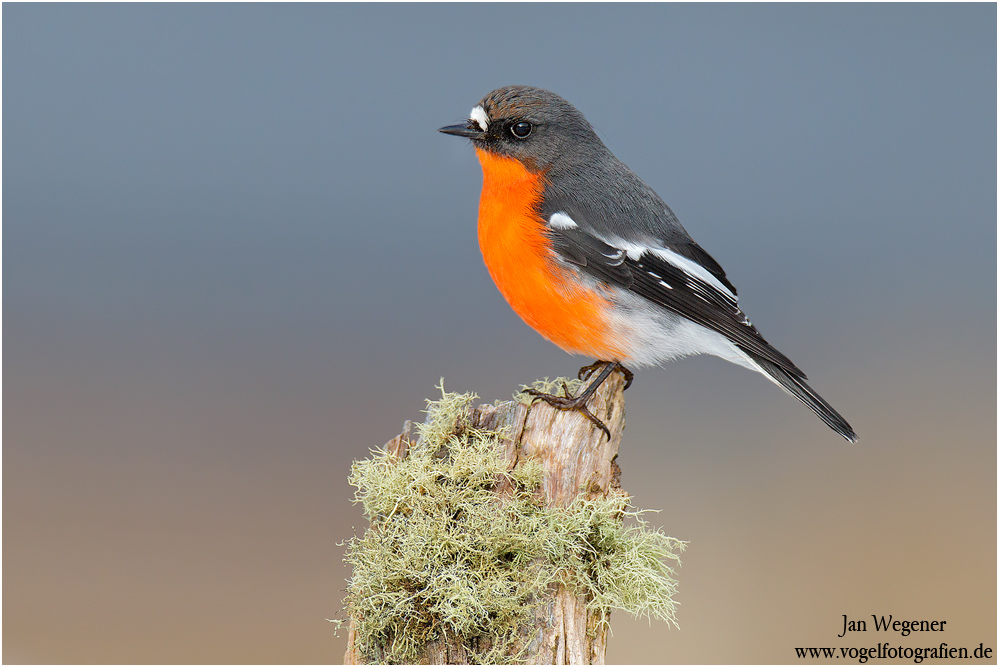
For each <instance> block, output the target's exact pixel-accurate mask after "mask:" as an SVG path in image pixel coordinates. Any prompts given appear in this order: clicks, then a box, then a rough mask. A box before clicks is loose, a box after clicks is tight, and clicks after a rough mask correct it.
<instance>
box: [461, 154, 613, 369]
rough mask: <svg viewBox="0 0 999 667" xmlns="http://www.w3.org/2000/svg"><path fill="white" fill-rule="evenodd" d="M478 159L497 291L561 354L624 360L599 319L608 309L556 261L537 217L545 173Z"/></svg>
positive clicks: (485, 251)
mask: <svg viewBox="0 0 999 667" xmlns="http://www.w3.org/2000/svg"><path fill="white" fill-rule="evenodd" d="M476 153H477V154H478V156H479V162H481V163H482V174H483V180H482V198H481V199H480V200H479V247H480V248H481V249H482V256H483V258H484V259H485V262H486V268H488V269H489V274H490V275H491V276H492V277H493V280H494V281H495V282H496V286H497V287H498V288H499V290H500V292H502V294H503V296H504V297H506V300H507V302H509V304H510V306H511V307H512V308H513V309H514V311H516V313H517V314H518V315H520V316H521V317H522V318H523V319H524V321H525V322H527V323H528V324H529V325H531V326H532V327H533V328H534V329H535V330H536V331H537V332H538V333H540V334H541V335H542V336H544V337H545V338H547V339H548V340H550V341H551V342H553V343H555V344H556V345H558V346H559V347H561V348H562V349H563V350H566V351H567V352H575V353H579V354H588V355H590V356H593V357H597V358H599V359H605V360H617V359H620V358H621V355H620V350H618V349H617V346H615V345H614V344H613V342H612V340H611V338H612V337H611V335H610V330H609V327H608V324H607V322H606V319H605V318H604V317H603V315H602V314H601V313H602V311H603V309H604V308H607V307H609V306H610V304H609V303H608V302H607V300H606V299H605V298H603V297H602V296H601V295H600V294H599V293H598V292H596V291H595V290H592V289H586V288H584V287H582V286H581V285H579V284H578V282H576V281H573V280H571V278H572V276H571V274H569V272H568V271H566V270H565V269H562V268H560V267H559V266H558V264H557V263H556V261H555V259H554V257H553V255H552V251H551V249H550V248H551V242H550V240H549V239H548V237H547V236H546V235H545V233H544V223H543V222H542V220H541V218H540V217H539V215H538V204H539V202H540V201H541V193H542V190H543V187H544V174H543V173H537V174H535V173H531V172H530V171H528V170H527V169H526V168H524V166H523V165H522V164H521V163H520V161H518V160H515V159H512V158H507V157H501V156H498V155H494V154H492V153H489V152H488V151H484V150H481V149H476Z"/></svg>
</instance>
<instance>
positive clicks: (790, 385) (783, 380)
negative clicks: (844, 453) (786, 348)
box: [742, 350, 858, 442]
mask: <svg viewBox="0 0 999 667" xmlns="http://www.w3.org/2000/svg"><path fill="white" fill-rule="evenodd" d="M742 351H743V353H745V354H746V355H747V356H749V358H750V359H752V360H753V363H754V364H756V365H757V366H759V368H760V370H762V371H763V372H764V373H766V374H767V375H769V376H770V377H771V378H772V379H773V381H774V382H776V383H777V384H779V385H780V386H781V387H782V388H783V389H784V391H786V392H787V393H789V394H791V395H792V396H794V397H795V398H796V399H798V400H799V401H801V402H802V403H804V404H805V405H807V406H808V409H809V410H811V411H812V412H814V413H815V414H816V415H818V417H819V419H821V420H822V421H824V422H825V423H826V424H827V425H828V426H829V428H831V429H832V430H834V431H836V432H837V433H839V434H840V435H841V436H843V437H844V438H846V439H847V440H849V441H850V442H857V439H858V438H857V434H856V433H855V432H854V431H853V428H851V426H850V425H849V424H848V423H847V421H846V420H845V419H843V416H842V415H840V414H839V413H838V412H836V410H834V409H833V406H831V405H829V404H828V403H826V401H825V399H824V398H822V397H821V396H819V395H818V394H817V393H815V390H814V389H812V388H811V387H809V386H808V385H807V384H805V376H804V375H801V376H799V375H796V374H792V373H789V372H788V371H786V370H784V369H783V368H781V367H780V366H778V365H777V364H775V363H773V362H770V361H767V360H766V359H764V358H762V357H760V356H758V355H756V354H753V353H752V352H748V351H746V350H742Z"/></svg>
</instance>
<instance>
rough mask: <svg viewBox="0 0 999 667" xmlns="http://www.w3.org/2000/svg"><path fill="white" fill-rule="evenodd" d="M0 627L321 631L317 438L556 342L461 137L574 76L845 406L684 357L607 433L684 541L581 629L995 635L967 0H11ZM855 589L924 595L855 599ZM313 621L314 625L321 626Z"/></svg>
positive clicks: (354, 434) (684, 644)
mask: <svg viewBox="0 0 999 667" xmlns="http://www.w3.org/2000/svg"><path fill="white" fill-rule="evenodd" d="M3 19H4V20H3V83H4V86H3V88H4V91H3V92H4V93H5V96H4V97H5V102H6V104H5V105H4V107H3V139H4V143H3V214H4V215H3V232H4V241H6V243H5V245H4V250H5V252H4V255H3V259H4V260H5V261H4V264H3V278H4V287H3V296H4V306H3V308H4V325H5V327H4V331H3V334H4V338H3V351H4V361H5V362H6V364H5V365H4V367H3V374H4V375H3V387H4V390H5V391H4V397H3V407H4V416H5V417H6V419H5V420H4V423H3V435H4V436H5V437H4V442H3V444H4V448H3V464H4V466H3V501H4V502H3V537H4V541H3V575H4V577H3V582H4V587H3V612H4V613H3V638H4V649H5V650H4V653H3V660H4V662H7V663H11V662H46V663H59V662H71V663H87V662H98V663H108V662H110V663H115V662H125V663H147V662H153V663H178V662H179V663H183V662H195V663H215V662H223V663H232V662H235V663H239V662H251V663H261V662H263V663H324V662H338V661H339V660H340V659H341V658H342V655H343V649H344V646H345V636H343V634H342V635H341V636H340V637H337V636H335V635H334V632H333V628H332V627H331V624H329V623H328V622H327V621H326V620H325V619H327V618H336V617H339V616H340V615H341V608H340V601H341V599H342V596H343V591H344V588H345V579H346V578H347V577H348V576H349V572H348V571H347V569H346V568H345V567H344V566H343V563H342V561H341V559H342V557H343V553H344V548H343V546H342V545H341V542H343V541H344V540H346V539H348V538H349V537H350V536H351V535H353V534H354V533H355V531H361V530H363V529H364V526H365V521H364V520H363V518H362V517H361V515H360V512H359V510H358V508H357V507H355V506H354V505H352V504H351V502H350V501H351V497H352V489H351V488H350V487H349V486H348V485H347V483H346V478H347V474H348V470H349V466H350V463H351V461H352V460H355V459H359V458H363V457H366V456H367V455H368V451H369V448H371V447H374V446H378V445H381V444H382V443H384V442H385V441H387V440H389V439H390V438H392V437H393V436H394V435H396V434H397V433H398V432H399V430H400V428H401V426H402V423H403V421H404V420H405V419H408V418H412V419H419V418H420V417H421V413H420V411H421V409H422V408H423V407H424V405H425V403H424V401H425V399H427V398H434V397H436V396H437V395H438V392H437V390H435V388H434V385H435V384H436V383H437V382H438V380H439V379H440V378H441V377H444V378H445V383H446V387H447V388H448V389H449V390H452V391H474V392H477V393H478V394H479V395H480V396H481V397H482V398H483V400H484V402H491V401H493V400H494V399H497V398H499V399H503V398H507V397H509V396H510V394H511V393H512V392H513V391H514V390H515V389H516V388H517V387H518V385H519V384H520V383H525V382H529V381H531V380H533V379H535V378H538V377H543V376H552V377H554V376H557V375H572V374H574V373H575V372H576V369H577V368H578V367H579V366H580V365H582V364H583V363H589V362H590V361H592V360H590V359H583V358H574V357H570V356H568V355H566V354H564V353H563V352H561V351H560V350H558V349H557V348H556V347H554V346H553V345H551V344H550V343H548V342H547V341H545V340H543V339H542V338H541V337H540V336H538V335H537V334H535V333H534V332H533V331H531V330H530V329H529V328H528V327H527V326H526V325H525V324H523V323H522V322H521V321H520V320H519V319H518V318H517V317H516V315H514V313H513V312H512V311H511V310H510V309H509V307H508V306H507V305H506V304H505V302H504V301H503V299H502V297H501V296H500V295H499V293H498V292H497V291H496V289H495V287H494V286H493V285H492V282H491V281H490V278H489V276H488V275H487V273H486V271H485V268H484V267H483V265H482V260H481V257H480V255H479V250H478V245H477V241H476V231H475V217H476V212H477V201H478V194H479V192H478V191H479V187H480V184H481V175H480V171H479V166H478V164H477V162H476V160H475V157H474V154H473V152H472V149H471V147H470V146H469V145H468V143H467V142H465V141H462V140H459V139H456V138H454V137H446V136H443V135H439V134H437V132H436V129H437V128H438V127H440V126H442V125H446V124H451V123H456V122H461V121H462V120H463V119H464V118H466V116H467V114H468V111H469V109H471V107H472V106H473V105H474V104H475V103H476V102H477V101H478V100H479V98H480V97H481V96H483V95H484V94H485V93H487V92H489V91H490V90H492V89H494V88H497V87H499V86H503V85H508V84H512V83H524V84H531V85H536V86H541V87H545V88H549V89H551V90H554V91H555V92H557V93H559V94H560V95H562V96H563V97H565V98H567V99H568V100H569V101H571V102H573V103H574V104H575V105H576V106H577V107H578V108H579V109H581V110H582V111H583V113H584V114H586V115H587V117H588V118H589V119H590V121H591V122H592V123H593V124H594V126H595V127H596V129H597V131H598V133H599V134H600V136H601V137H602V138H603V139H604V141H605V142H606V143H607V144H608V146H609V147H610V148H611V149H612V150H613V151H614V152H615V153H616V155H617V156H618V157H620V158H621V159H622V160H624V161H625V162H626V163H627V164H628V165H630V166H631V167H632V168H633V169H634V170H635V171H636V172H637V173H638V174H640V175H641V176H642V177H643V178H644V179H645V180H646V181H647V182H648V183H649V184H650V185H652V187H653V188H655V189H656V190H657V191H658V192H659V194H661V195H662V196H663V198H664V199H665V200H666V201H667V202H668V203H669V204H670V206H671V207H672V208H673V210H674V211H675V212H676V213H677V215H678V216H679V217H680V219H681V220H682V221H683V223H684V225H685V226H686V227H687V229H688V231H689V232H690V233H691V234H692V235H693V236H694V238H695V239H697V241H698V242H699V243H700V244H701V245H702V246H703V247H704V248H705V249H707V250H708V252H710V253H711V254H712V255H713V256H714V257H715V258H716V259H717V260H718V261H719V262H720V263H721V264H722V265H723V266H724V267H725V269H726V271H727V273H728V276H729V278H731V280H732V281H733V283H734V284H735V285H736V286H737V287H738V289H739V294H740V296H741V304H742V306H743V308H744V310H745V311H746V312H747V313H748V314H749V316H750V317H751V318H752V320H753V322H754V323H755V324H756V325H757V326H758V327H759V329H760V330H761V332H762V333H763V334H764V335H765V336H766V337H767V338H768V339H769V340H770V342H772V343H773V344H774V345H775V346H776V347H777V348H779V349H780V350H781V351H782V352H784V353H785V354H787V355H788V356H790V357H791V358H792V359H793V360H794V361H795V362H796V363H797V364H798V365H799V366H801V367H802V368H804V369H805V371H806V372H807V373H808V374H809V377H810V378H811V379H812V380H813V384H814V386H815V387H816V389H817V390H818V391H819V392H821V393H822V394H823V395H824V396H825V397H826V398H827V399H828V400H829V401H830V402H831V403H832V404H833V405H835V406H836V407H837V408H838V409H839V410H840V411H841V412H842V413H843V414H844V415H845V416H846V417H847V418H848V419H849V420H850V421H851V422H852V424H853V426H854V427H855V428H856V430H857V432H858V433H859V434H860V438H861V441H860V443H859V444H857V445H849V444H847V443H846V442H845V441H843V440H842V439H840V438H839V436H837V435H836V434H835V433H833V432H832V431H830V430H829V429H828V428H826V427H825V426H824V425H823V424H822V423H821V422H819V421H818V420H817V419H816V418H815V417H814V416H813V415H812V414H811V413H810V412H809V411H808V410H807V409H805V408H804V407H803V406H801V405H800V404H798V403H797V402H796V401H794V400H793V399H791V398H790V397H788V396H787V395H785V394H783V393H782V392H781V391H779V390H778V389H777V388H776V387H775V386H773V385H772V384H771V383H769V382H767V381H766V380H765V379H764V378H763V377H762V376H759V375H757V374H753V373H750V372H748V371H746V370H744V369H741V368H739V367H736V366H733V365H730V364H726V363H725V362H722V361H720V360H716V359H712V358H695V359H687V360H683V361H680V362H676V363H673V364H670V365H668V366H667V367H665V368H662V369H647V370H643V371H640V372H639V373H638V374H637V377H636V380H635V383H634V386H633V387H632V388H631V389H630V390H629V391H628V394H627V400H628V403H627V410H628V428H627V431H626V433H625V440H624V443H623V445H622V449H621V455H620V459H619V462H620V464H621V467H622V469H623V471H624V476H623V483H624V486H625V488H626V489H627V490H628V491H630V492H631V493H632V494H633V496H634V504H635V505H636V506H637V507H642V508H653V509H661V510H663V511H662V512H661V513H660V514H656V515H654V517H653V518H652V521H653V523H654V524H655V525H659V526H661V527H662V528H663V529H664V530H665V531H666V532H668V533H670V534H671V535H673V536H675V537H678V538H681V539H685V540H689V542H690V545H689V547H688V549H687V551H686V553H685V555H684V559H683V566H682V568H681V569H680V571H679V579H680V591H679V596H678V599H679V601H680V603H681V607H680V608H679V613H678V618H679V621H680V627H681V629H679V630H677V629H674V628H670V629H669V630H668V631H667V630H666V628H665V626H664V625H662V624H659V623H651V624H649V623H647V622H645V621H636V620H634V619H632V618H630V617H628V616H627V615H625V614H623V613H616V614H614V616H613V619H612V620H613V632H614V635H613V637H612V639H611V641H610V644H609V650H608V656H607V658H608V661H609V662H629V663H664V662H667V663H668V662H683V663H698V662H707V663H716V662H722V663H724V662H751V663H752V662H778V663H780V662H793V661H796V658H795V654H794V648H795V647H807V646H845V647H850V646H856V647H865V646H873V645H875V644H876V642H878V641H889V642H891V643H892V645H894V646H923V645H927V646H928V645H933V646H936V645H938V644H939V643H940V642H941V641H945V642H947V643H948V645H949V646H968V647H971V648H974V647H977V646H978V644H979V642H984V644H985V646H991V647H993V649H995V647H996V302H997V301H996V296H997V295H996V280H995V278H996V153H995V147H996V31H995V25H996V6H995V5H994V4H990V3H989V4H973V5H950V4H948V5H939V4H919V5H908V4H890V5H856V4H844V5H839V4H837V5H824V4H818V5H813V4H809V5H794V4H777V5H741V4H740V5H735V6H733V5H727V4H709V5H646V4H643V5H637V6H636V5H623V6H621V5H614V6H608V5H594V4H587V5H571V4H559V5H520V4H500V5H480V4H476V5H462V4H448V5H423V4H420V5H394V4H375V5H363V6H361V5H351V4H332V5H328V4H305V5H271V4H253V5H241V4H224V5H211V4H209V5H196V4H195V5H190V4H167V5H162V4H148V5H146V4H142V5H132V4H110V5H91V4H68V5H67V4H7V5H5V6H4V7H3ZM844 614H846V615H848V616H849V617H850V618H851V619H864V618H867V619H869V618H870V615H871V614H879V615H880V614H884V615H888V614H892V615H894V617H895V618H896V619H898V618H904V619H917V620H918V619H927V620H946V621H947V625H946V632H944V633H933V634H932V635H930V634H929V633H926V634H925V635H924V636H917V635H910V637H908V638H902V637H900V636H899V635H897V634H895V633H888V634H887V635H886V634H884V633H874V632H868V633H866V635H864V634H861V633H858V634H857V635H854V636H848V637H846V638H843V639H839V638H838V637H837V635H838V634H840V633H841V631H842V627H843V615H844ZM344 634H345V633H344Z"/></svg>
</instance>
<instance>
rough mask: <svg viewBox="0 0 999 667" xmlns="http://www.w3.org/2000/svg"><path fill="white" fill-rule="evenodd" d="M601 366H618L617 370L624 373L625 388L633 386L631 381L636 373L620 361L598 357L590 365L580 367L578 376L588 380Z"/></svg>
mask: <svg viewBox="0 0 999 667" xmlns="http://www.w3.org/2000/svg"><path fill="white" fill-rule="evenodd" d="M601 366H612V367H614V368H616V369H617V370H619V371H621V374H622V375H624V388H625V389H627V388H628V387H630V386H631V381H632V380H634V379H635V374H634V373H632V372H631V371H629V370H628V369H627V368H625V367H624V366H622V365H621V363H620V362H617V361H600V360H599V359H597V360H596V361H594V362H593V363H592V364H590V365H589V366H583V367H582V368H580V369H579V373H578V374H577V375H576V377H578V378H579V379H580V380H588V379H589V377H590V376H591V375H593V371H595V370H597V369H598V368H600V367H601ZM608 375H610V373H608Z"/></svg>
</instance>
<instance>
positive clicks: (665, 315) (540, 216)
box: [440, 86, 857, 442]
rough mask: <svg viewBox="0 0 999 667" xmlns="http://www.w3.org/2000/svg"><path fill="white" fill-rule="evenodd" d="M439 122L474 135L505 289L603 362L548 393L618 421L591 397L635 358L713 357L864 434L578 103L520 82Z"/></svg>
mask: <svg viewBox="0 0 999 667" xmlns="http://www.w3.org/2000/svg"><path fill="white" fill-rule="evenodd" d="M440 132H444V133H446V134H452V135H456V136H459V137H467V138H468V139H471V141H472V144H473V146H474V147H475V152H476V154H477V155H478V158H479V162H480V163H481V164H482V176H483V180H482V196H481V199H480V201H479V247H480V248H481V250H482V256H483V258H484V259H485V263H486V267H487V268H488V269H489V273H490V275H491V276H492V278H493V280H494V281H495V282H496V286H497V287H498V288H499V290H500V292H502V294H503V296H504V297H505V298H506V300H507V301H508V302H509V304H510V306H512V307H513V309H514V311H516V313H517V314H518V315H520V316H521V317H522V318H523V319H524V321H525V322H527V323H528V324H529V325H530V326H531V327H533V328H534V329H535V330H536V331H538V333H540V334H541V335H542V336H544V337H545V338H547V339H548V340H550V341H551V342H553V343H555V344H556V345H558V346H559V347H561V348H562V349H563V350H566V351H567V352H570V353H577V354H585V355H590V356H592V357H596V358H597V359H598V361H597V362H596V363H595V364H592V365H590V366H587V367H584V368H583V369H582V370H581V371H580V377H581V378H588V377H589V376H590V375H591V374H592V372H594V371H595V370H596V369H597V368H602V370H601V372H600V373H599V374H598V375H597V377H596V378H595V379H594V380H593V381H592V382H591V383H590V384H589V385H588V386H587V388H586V389H585V390H584V391H583V392H581V393H580V395H579V396H576V397H570V396H568V392H567V395H566V396H564V397H562V396H554V395H550V394H541V393H540V392H533V393H534V395H535V396H536V397H537V398H541V399H543V400H545V401H547V402H549V403H551V404H552V405H554V406H555V407H558V408H561V409H577V410H580V411H582V412H583V413H584V414H586V415H587V416H588V417H589V418H590V419H591V420H592V421H593V422H594V423H595V424H597V425H598V426H600V427H601V428H604V431H605V432H606V427H604V425H603V424H602V423H601V422H600V421H599V420H597V419H596V418H595V417H594V416H593V415H592V414H591V413H590V412H589V411H588V410H587V409H586V400H587V399H588V398H589V397H590V396H591V395H592V394H593V392H594V391H595V390H596V388H597V386H599V384H600V383H601V382H603V380H604V379H606V378H607V377H608V376H609V375H610V373H611V372H613V371H614V370H616V369H620V370H621V371H622V372H623V373H624V374H625V377H626V379H627V383H628V384H630V381H631V372H630V371H628V370H627V369H626V368H624V364H628V365H630V366H632V367H640V366H647V365H652V364H661V363H663V362H666V361H669V360H670V359H676V358H679V357H684V356H687V355H693V354H713V355H715V356H718V357H721V358H722V359H726V360H728V361H731V362H733V363H735V364H738V365H740V366H745V367H746V368H749V369H751V370H754V371H758V372H760V373H762V374H763V375H765V376H766V377H768V378H769V379H770V380H772V381H773V382H774V383H776V384H777V385H779V386H780V387H781V388H782V389H784V391H786V392H787V393H789V394H791V395H792V396H794V397H795V398H797V399H798V400H799V401H801V402H802V403H804V404H805V405H806V406H808V407H809V408H810V409H811V410H812V411H813V412H814V413H815V414H816V415H818V417H819V418H820V419H821V420H822V421H824V422H825V423H826V424H828V425H829V426H830V427H831V428H832V429H833V430H834V431H836V432H837V433H839V434H840V435H842V436H843V437H844V438H846V439H847V440H849V441H851V442H856V441H857V435H856V433H854V431H853V429H852V428H851V427H850V425H849V424H848V423H847V422H846V420H845V419H843V417H842V416H840V414H839V413H838V412H836V410H834V409H833V407H832V406H831V405H829V403H827V402H826V401H825V400H824V399H823V398H822V397H821V396H819V395H818V394H817V393H816V392H815V391H814V390H813V389H812V388H811V387H809V386H808V385H807V384H806V383H805V379H806V378H805V374H804V373H803V372H802V371H801V370H800V369H799V368H798V367H797V366H795V365H794V363H792V362H791V360H790V359H788V358H787V357H786V356H784V355H783V354H781V353H780V352H778V351H777V350H776V349H775V348H774V347H773V346H772V345H770V344H769V343H768V342H767V341H766V340H764V338H763V336H761V335H760V333H759V331H757V330H756V327H754V326H753V325H752V323H750V321H749V319H748V318H747V317H746V316H745V314H743V312H742V310H740V309H739V305H738V301H737V298H736V290H735V287H734V286H733V285H732V283H731V282H730V281H729V279H728V278H727V277H726V276H725V271H724V270H723V269H722V267H721V266H720V265H719V264H718V262H716V261H715V260H714V259H713V258H712V257H711V255H709V254H708V253H706V252H705V251H704V250H702V249H701V247H700V246H699V245H697V243H695V242H694V240H693V239H692V238H691V237H690V235H689V234H687V231H686V230H685V229H684V228H683V226H682V225H681V224H680V221H679V220H678V219H677V217H676V216H675V215H674V214H673V211H671V210H670V208H669V207H668V206H667V205H666V204H665V202H663V200H662V199H661V198H660V197H659V195H657V194H656V193H655V192H654V191H653V190H652V188H650V187H649V186H648V185H646V184H645V182H644V181H642V179H640V178H639V177H638V176H637V175H635V173H634V172H633V171H631V169H629V168H628V167H627V166H626V165H625V164H624V163H622V162H621V161H620V160H618V159H617V158H616V157H614V155H613V154H612V153H611V152H610V151H609V150H608V149H607V147H606V146H604V144H603V142H602V141H601V140H600V139H599V138H598V137H597V135H596V133H595V132H594V130H593V128H592V126H591V125H590V123H589V122H587V120H586V119H585V118H584V117H583V115H582V114H581V113H580V112H579V111H577V110H576V108H575V107H573V106H572V105H571V104H569V103H568V102H567V101H565V100H564V99H562V98H561V97H559V96H558V95H556V94H554V93H551V92H549V91H547V90H542V89H540V88H531V87H528V86H507V87H505V88H499V89H497V90H494V91H493V92H491V93H489V94H488V95H486V96H485V97H484V98H482V100H481V101H480V102H479V103H478V104H477V105H476V106H475V107H474V108H473V109H472V111H471V113H470V114H469V119H468V121H467V122H465V123H461V124H459V125H450V126H447V127H442V128H440ZM608 435H609V433H608Z"/></svg>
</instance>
